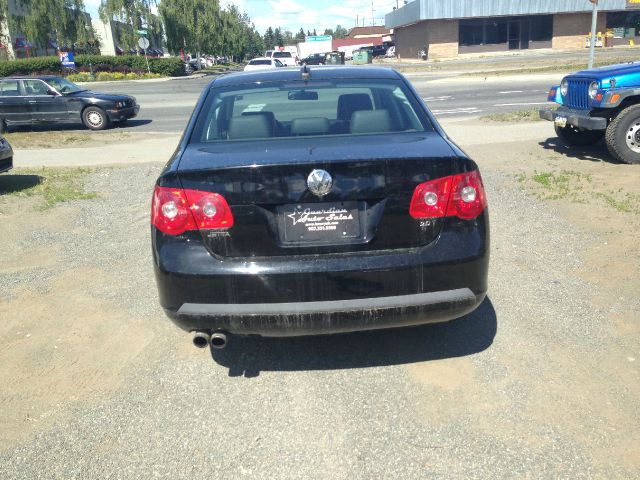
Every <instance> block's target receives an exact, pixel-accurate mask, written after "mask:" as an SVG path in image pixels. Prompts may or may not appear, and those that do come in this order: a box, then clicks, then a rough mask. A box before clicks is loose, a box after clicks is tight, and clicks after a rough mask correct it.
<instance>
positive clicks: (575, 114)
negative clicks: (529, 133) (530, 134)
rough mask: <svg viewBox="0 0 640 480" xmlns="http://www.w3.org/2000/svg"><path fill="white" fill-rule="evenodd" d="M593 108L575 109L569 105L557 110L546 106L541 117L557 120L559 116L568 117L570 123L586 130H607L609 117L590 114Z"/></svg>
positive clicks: (541, 112)
mask: <svg viewBox="0 0 640 480" xmlns="http://www.w3.org/2000/svg"><path fill="white" fill-rule="evenodd" d="M590 112H591V110H574V109H571V108H567V107H560V108H558V109H557V110H550V109H548V108H544V109H542V110H540V111H539V114H540V118H541V119H543V120H549V121H550V122H555V120H556V118H557V117H560V116H561V117H564V118H566V119H567V124H568V125H573V126H574V127H578V128H584V129H585V130H606V128H607V119H606V118H602V117H592V116H590Z"/></svg>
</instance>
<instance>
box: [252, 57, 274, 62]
mask: <svg viewBox="0 0 640 480" xmlns="http://www.w3.org/2000/svg"><path fill="white" fill-rule="evenodd" d="M254 60H271V57H256V58H252V59H251V60H249V61H250V62H253V61H254Z"/></svg>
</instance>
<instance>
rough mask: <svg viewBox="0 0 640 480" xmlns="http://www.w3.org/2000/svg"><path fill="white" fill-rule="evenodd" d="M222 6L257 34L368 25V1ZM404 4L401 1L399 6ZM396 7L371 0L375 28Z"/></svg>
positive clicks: (91, 0) (91, 5)
mask: <svg viewBox="0 0 640 480" xmlns="http://www.w3.org/2000/svg"><path fill="white" fill-rule="evenodd" d="M84 3H85V6H86V7H87V11H88V12H89V13H90V14H91V17H92V18H97V9H98V6H99V5H100V0H84ZM221 3H222V4H225V3H234V4H236V5H237V6H238V7H239V8H240V10H243V11H245V12H247V13H248V14H249V16H250V17H251V19H252V20H253V22H254V23H255V24H256V27H257V28H258V30H259V31H260V33H264V31H265V30H266V29H267V27H269V26H272V27H273V28H276V27H281V28H283V29H285V30H291V31H292V32H294V33H295V32H297V31H298V30H300V27H302V28H304V29H305V30H311V31H313V29H314V28H315V29H316V30H318V33H322V32H323V31H324V29H325V28H332V29H333V28H335V26H336V25H338V24H340V25H342V26H343V27H345V28H347V29H349V28H351V27H353V26H354V25H355V23H356V16H359V18H360V25H362V16H363V15H364V16H365V25H371V19H372V16H371V4H372V2H371V0H323V1H317V0H232V1H229V2H225V1H224V0H222V1H221ZM399 3H400V4H402V3H404V2H403V1H400V2H399ZM395 5H396V0H374V1H373V9H374V12H373V15H374V17H375V19H376V24H377V25H382V24H384V15H385V14H386V13H388V12H390V11H391V10H392V9H393V7H395Z"/></svg>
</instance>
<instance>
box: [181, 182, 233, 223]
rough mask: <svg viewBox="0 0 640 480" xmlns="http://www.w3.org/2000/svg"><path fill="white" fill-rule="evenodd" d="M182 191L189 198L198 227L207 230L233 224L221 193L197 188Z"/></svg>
mask: <svg viewBox="0 0 640 480" xmlns="http://www.w3.org/2000/svg"><path fill="white" fill-rule="evenodd" d="M184 193H186V195H187V198H188V199H189V205H191V212H192V213H193V216H194V218H195V220H196V225H197V226H198V228H200V229H202V230H208V229H211V228H231V227H232V226H233V215H232V214H231V209H230V208H229V204H227V201H226V200H225V199H224V197H223V196H222V195H220V194H218V193H211V192H200V191H198V190H185V191H184Z"/></svg>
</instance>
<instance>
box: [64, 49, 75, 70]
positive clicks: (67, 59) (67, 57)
mask: <svg viewBox="0 0 640 480" xmlns="http://www.w3.org/2000/svg"><path fill="white" fill-rule="evenodd" d="M60 63H61V64H62V66H63V67H64V68H76V61H75V58H74V55H73V52H60Z"/></svg>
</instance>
